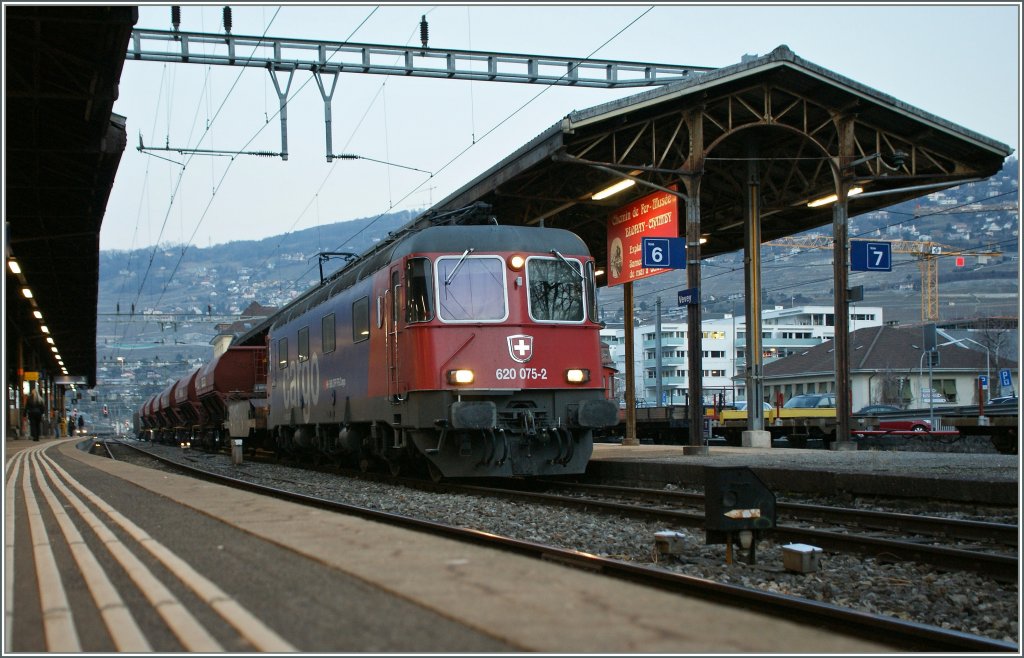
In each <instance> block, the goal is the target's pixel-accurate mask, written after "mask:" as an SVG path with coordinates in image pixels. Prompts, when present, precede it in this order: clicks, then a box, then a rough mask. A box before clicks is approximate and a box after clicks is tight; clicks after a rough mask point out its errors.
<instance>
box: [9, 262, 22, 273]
mask: <svg viewBox="0 0 1024 658" xmlns="http://www.w3.org/2000/svg"><path fill="white" fill-rule="evenodd" d="M7 267H9V268H11V273H12V274H21V266H20V265H18V261H16V260H14V259H13V258H11V259H10V260H8V261H7Z"/></svg>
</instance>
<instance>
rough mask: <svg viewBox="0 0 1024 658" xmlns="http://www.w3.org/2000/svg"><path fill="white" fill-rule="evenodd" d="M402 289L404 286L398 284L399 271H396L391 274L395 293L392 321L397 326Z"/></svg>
mask: <svg viewBox="0 0 1024 658" xmlns="http://www.w3.org/2000/svg"><path fill="white" fill-rule="evenodd" d="M401 287H402V285H401V284H400V283H399V282H398V270H395V271H393V272H392V273H391V291H392V292H393V293H394V294H393V295H392V297H391V321H392V322H393V323H395V324H396V325H397V324H398V309H399V303H398V301H399V300H398V289H399V288H401Z"/></svg>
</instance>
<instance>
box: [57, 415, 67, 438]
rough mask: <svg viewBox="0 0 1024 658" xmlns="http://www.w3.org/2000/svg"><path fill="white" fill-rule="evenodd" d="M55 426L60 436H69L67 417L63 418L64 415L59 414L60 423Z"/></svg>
mask: <svg viewBox="0 0 1024 658" xmlns="http://www.w3.org/2000/svg"><path fill="white" fill-rule="evenodd" d="M57 427H58V429H57V431H58V432H60V435H61V436H69V435H68V419H67V418H65V417H64V416H61V417H60V425H58V426H57Z"/></svg>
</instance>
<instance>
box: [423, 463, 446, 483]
mask: <svg viewBox="0 0 1024 658" xmlns="http://www.w3.org/2000/svg"><path fill="white" fill-rule="evenodd" d="M427 471H428V472H429V473H430V479H431V480H432V481H433V482H434V483H435V484H437V483H438V482H440V481H441V480H443V479H444V474H443V473H441V469H440V468H438V467H437V465H436V464H434V462H431V461H428V462H427Z"/></svg>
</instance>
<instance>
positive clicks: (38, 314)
mask: <svg viewBox="0 0 1024 658" xmlns="http://www.w3.org/2000/svg"><path fill="white" fill-rule="evenodd" d="M32 315H34V316H36V320H42V319H43V314H42V313H40V312H39V311H32Z"/></svg>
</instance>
